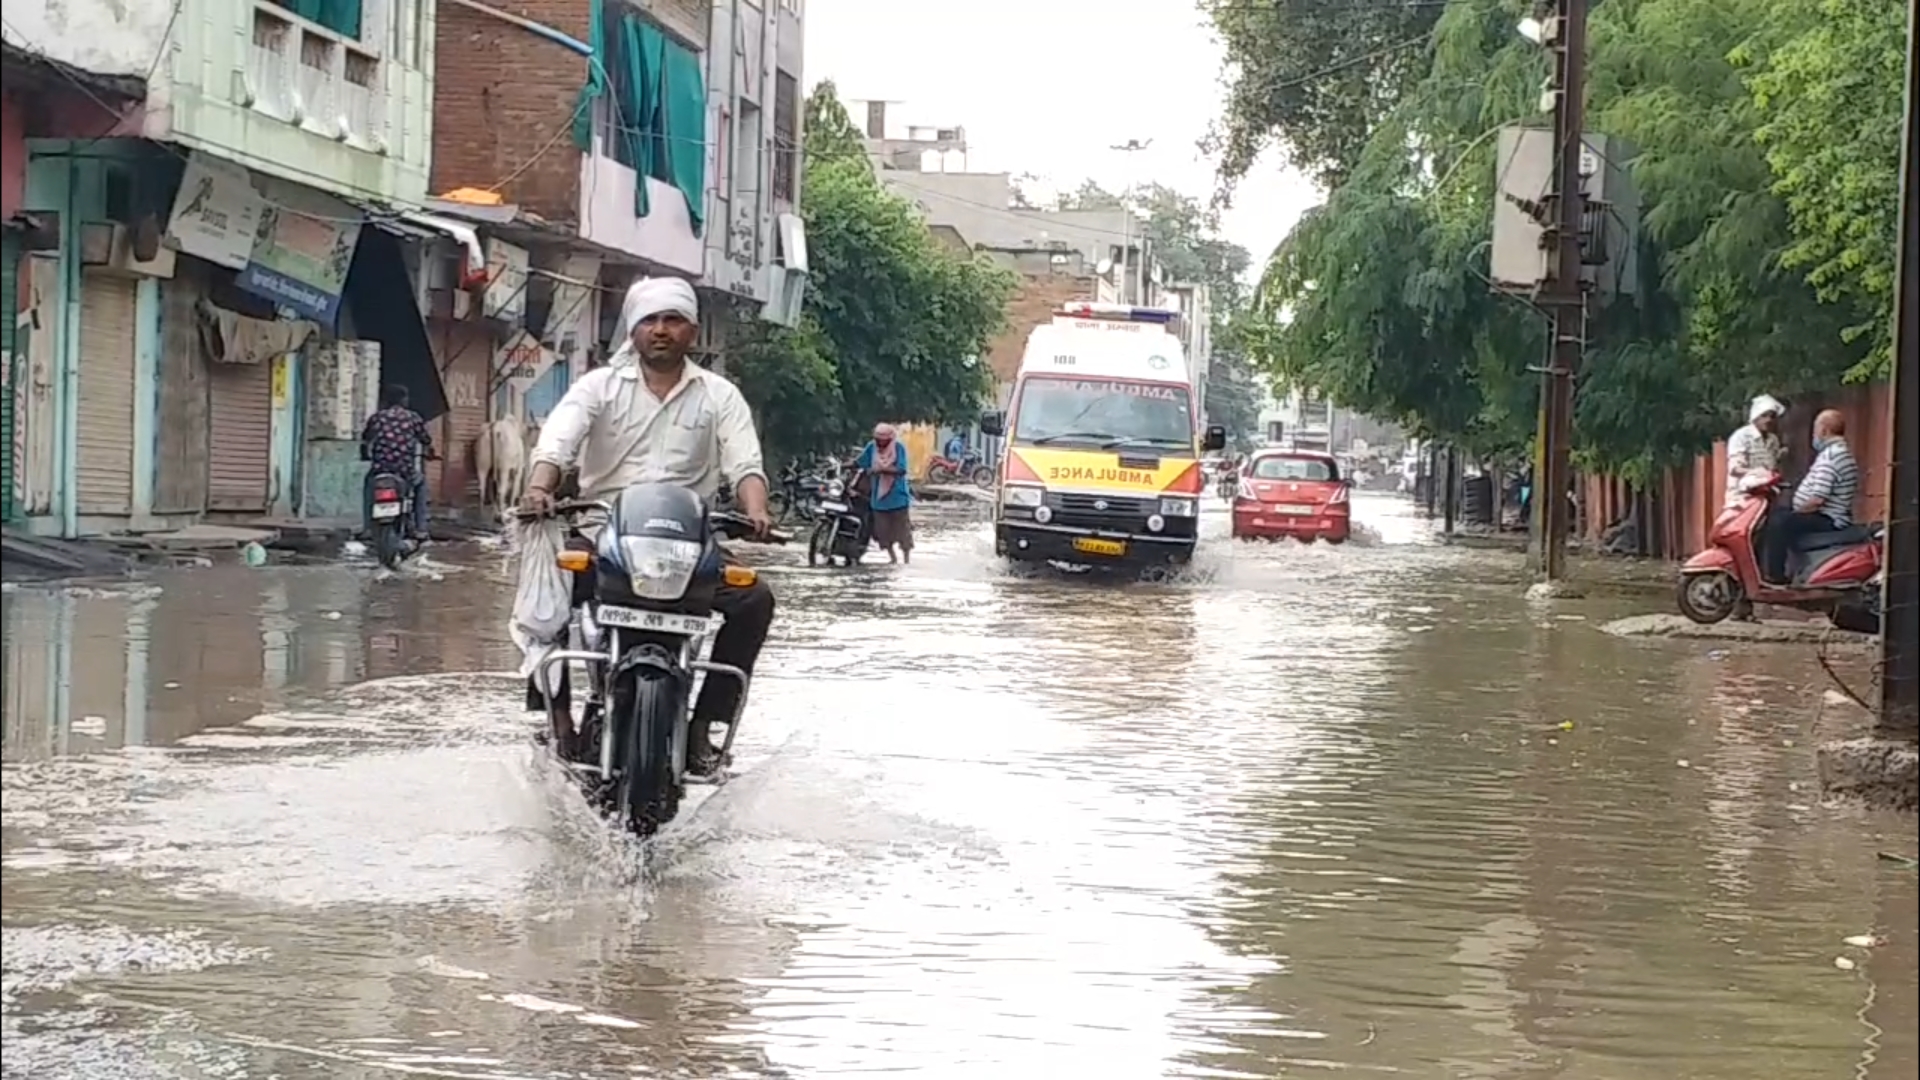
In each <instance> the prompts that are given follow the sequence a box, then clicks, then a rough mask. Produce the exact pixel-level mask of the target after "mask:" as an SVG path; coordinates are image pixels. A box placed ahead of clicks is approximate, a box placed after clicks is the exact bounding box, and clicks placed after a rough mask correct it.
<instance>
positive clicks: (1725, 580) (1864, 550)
mask: <svg viewBox="0 0 1920 1080" xmlns="http://www.w3.org/2000/svg"><path fill="white" fill-rule="evenodd" d="M1782 487H1783V484H1782V482H1781V477H1780V474H1779V473H1776V472H1757V473H1753V474H1750V475H1748V476H1747V477H1745V478H1744V479H1742V480H1741V481H1740V491H1741V493H1742V494H1743V495H1744V496H1745V497H1744V498H1743V499H1741V500H1740V502H1739V503H1738V504H1736V505H1734V506H1730V507H1728V508H1727V509H1725V510H1722V511H1720V516H1719V517H1718V518H1716V519H1715V520H1714V523H1713V528H1712V529H1711V530H1709V531H1708V533H1707V545H1708V546H1707V549H1706V550H1705V551H1702V552H1700V553H1699V554H1698V555H1695V556H1694V557H1693V558H1691V559H1688V560H1687V561H1686V562H1685V563H1683V564H1681V567H1680V613H1681V614H1682V615H1685V616H1686V617H1687V618H1689V619H1692V620H1693V621H1694V622H1697V623H1700V624H1702V625H1711V624H1713V623H1717V622H1722V621H1724V620H1725V619H1727V618H1728V617H1729V616H1731V615H1732V614H1733V613H1734V612H1735V611H1737V610H1738V609H1739V608H1740V606H1741V601H1743V600H1746V601H1751V602H1752V603H1756V604H1774V605H1777V606H1780V607H1795V608H1802V609H1804V610H1808V611H1819V612H1823V613H1825V614H1827V615H1828V616H1830V617H1837V616H1838V615H1839V614H1840V613H1841V612H1842V611H1843V610H1846V611H1865V612H1867V613H1868V614H1870V615H1871V616H1872V618H1873V619H1874V621H1875V622H1877V621H1878V619H1879V611H1880V581H1881V565H1882V558H1883V553H1882V550H1881V549H1882V547H1883V545H1884V544H1885V543H1886V529H1885V527H1884V526H1882V525H1879V524H1873V525H1853V526H1849V527H1847V528H1845V529H1837V530H1835V531H1833V532H1827V533H1814V534H1812V535H1808V536H1802V537H1801V538H1800V539H1799V540H1798V541H1796V542H1795V544H1794V547H1793V550H1792V551H1790V552H1788V554H1787V578H1788V580H1787V581H1786V582H1785V583H1783V584H1778V585H1776V584H1770V583H1768V582H1764V581H1762V580H1761V579H1760V563H1759V558H1758V552H1759V548H1760V540H1761V537H1762V532H1763V530H1764V529H1765V528H1766V522H1767V510H1768V508H1769V507H1770V506H1771V505H1772V503H1773V500H1774V497H1775V496H1776V495H1778V494H1779V493H1780V490H1781V488H1782Z"/></svg>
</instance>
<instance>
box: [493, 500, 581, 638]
mask: <svg viewBox="0 0 1920 1080" xmlns="http://www.w3.org/2000/svg"><path fill="white" fill-rule="evenodd" d="M511 536H512V538H513V553H514V559H515V562H516V564H517V566H516V573H517V574H518V576H519V584H518V585H517V586H516V588H515V589H514V594H513V621H512V623H511V625H509V626H508V628H507V633H508V634H509V635H510V636H511V637H512V638H513V643H514V644H515V645H517V646H519V648H520V674H521V675H523V676H531V675H532V674H533V673H534V671H535V670H537V669H538V668H539V666H540V658H541V657H542V656H545V655H546V654H547V652H548V651H549V650H551V649H552V648H554V647H555V646H556V645H558V644H560V643H562V642H563V641H564V640H565V638H566V634H567V627H568V626H569V625H570V624H571V622H572V619H573V587H572V584H571V583H570V582H569V581H568V578H567V572H566V571H565V570H562V569H560V561H559V560H560V549H561V547H562V546H563V545H564V543H565V541H566V533H565V530H564V528H563V526H562V525H561V524H560V523H559V522H558V521H552V520H547V521H520V522H516V523H515V524H514V525H513V526H512V532H511Z"/></svg>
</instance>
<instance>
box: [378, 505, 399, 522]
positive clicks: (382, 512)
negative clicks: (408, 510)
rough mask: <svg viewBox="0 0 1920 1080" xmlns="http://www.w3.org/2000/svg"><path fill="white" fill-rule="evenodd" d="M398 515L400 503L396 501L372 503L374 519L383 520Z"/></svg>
mask: <svg viewBox="0 0 1920 1080" xmlns="http://www.w3.org/2000/svg"><path fill="white" fill-rule="evenodd" d="M399 516H400V504H399V503H397V502H393V503H392V502H391V503H374V504H373V519H374V520H375V521H385V520H386V519H388V518H397V517H399Z"/></svg>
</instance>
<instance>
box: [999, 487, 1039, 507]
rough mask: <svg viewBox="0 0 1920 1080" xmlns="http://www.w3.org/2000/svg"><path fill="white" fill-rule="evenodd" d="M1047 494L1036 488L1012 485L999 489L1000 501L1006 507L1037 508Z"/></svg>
mask: <svg viewBox="0 0 1920 1080" xmlns="http://www.w3.org/2000/svg"><path fill="white" fill-rule="evenodd" d="M1046 495H1047V493H1046V492H1045V491H1044V490H1043V489H1041V488H1037V487H1026V486H1022V485H1017V484H1016V485H1014V486H1013V487H1005V488H1001V489H1000V499H1001V501H1002V502H1004V503H1005V504H1006V505H1008V506H1039V505H1040V504H1041V503H1042V502H1044V501H1045V500H1046Z"/></svg>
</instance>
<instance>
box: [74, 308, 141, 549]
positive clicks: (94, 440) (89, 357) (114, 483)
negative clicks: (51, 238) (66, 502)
mask: <svg viewBox="0 0 1920 1080" xmlns="http://www.w3.org/2000/svg"><path fill="white" fill-rule="evenodd" d="M138 295H139V290H138V285H137V283H136V282H135V281H134V279H132V278H129V277H117V276H114V275H112V274H105V273H100V272H98V271H89V272H87V273H85V274H84V275H83V276H82V277H81V280H80V364H79V369H80V371H79V374H80V380H79V381H80V403H79V410H78V412H79V419H80V430H79V439H78V441H79V451H80V452H79V468H78V470H77V472H78V476H77V480H78V485H77V490H76V492H75V494H76V496H77V498H76V502H77V506H78V510H79V512H80V513H82V514H110V515H119V516H124V515H127V514H131V513H133V377H134V363H133V353H134V345H133V338H134V324H135V322H136V318H135V312H136V311H137V309H138V301H137V300H136V297H137V296H138Z"/></svg>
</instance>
